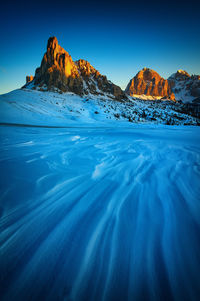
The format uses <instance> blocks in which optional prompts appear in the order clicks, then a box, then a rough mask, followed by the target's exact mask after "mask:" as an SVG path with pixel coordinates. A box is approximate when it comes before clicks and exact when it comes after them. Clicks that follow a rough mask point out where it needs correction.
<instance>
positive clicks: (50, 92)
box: [0, 37, 200, 126]
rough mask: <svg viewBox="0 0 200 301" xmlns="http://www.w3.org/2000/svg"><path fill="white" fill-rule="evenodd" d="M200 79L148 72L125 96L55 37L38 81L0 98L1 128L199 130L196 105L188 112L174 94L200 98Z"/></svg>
mask: <svg viewBox="0 0 200 301" xmlns="http://www.w3.org/2000/svg"><path fill="white" fill-rule="evenodd" d="M199 79H200V77H199V76H190V75H189V74H188V73H187V72H185V71H182V70H179V71H178V72H177V73H175V74H174V75H172V76H171V77H170V78H169V79H168V80H166V79H164V78H162V77H161V76H160V75H159V74H158V73H157V72H156V71H154V70H152V69H149V68H144V69H142V70H141V71H139V72H138V73H137V75H136V76H135V77H134V78H133V79H131V81H130V82H129V84H128V86H127V88H126V90H125V92H124V91H122V89H121V88H120V87H118V86H116V85H115V84H113V83H112V82H111V81H109V80H108V79H107V77H106V76H104V75H101V74H100V72H99V71H98V70H96V69H95V68H94V67H93V66H92V65H91V64H90V63H89V62H88V61H85V60H82V59H80V60H78V61H73V60H72V58H71V56H70V55H69V53H68V52H66V51H65V50H64V49H63V48H62V47H61V46H60V45H59V44H58V40H57V38H56V37H51V38H49V40H48V43H47V51H46V53H45V54H44V56H43V59H42V62H41V65H40V67H39V68H37V69H36V71H35V76H27V77H26V85H25V86H24V87H22V89H21V90H15V91H13V92H11V93H8V94H5V95H1V96H0V109H1V110H0V122H1V123H18V124H35V125H54V126H55V125H69V124H71V123H76V122H77V121H78V122H82V123H87V124H88V123H94V122H96V121H98V122H99V124H101V123H102V122H103V123H105V122H113V121H114V122H116V121H117V122H120V121H122V122H134V123H156V124H157V123H159V124H168V125H174V124H175V125H199V124H200V121H199V116H200V110H199V105H198V104H197V103H195V105H192V106H190V107H188V106H187V105H185V104H184V103H182V102H176V101H174V100H175V97H174V93H175V95H176V99H180V100H183V99H182V96H183V98H184V97H188V98H189V99H194V97H195V96H198V95H199V89H200V88H199V82H200V81H199ZM173 92H174V93H173ZM178 95H179V96H180V97H178ZM181 95H182V96H181ZM184 99H185V98H184Z"/></svg>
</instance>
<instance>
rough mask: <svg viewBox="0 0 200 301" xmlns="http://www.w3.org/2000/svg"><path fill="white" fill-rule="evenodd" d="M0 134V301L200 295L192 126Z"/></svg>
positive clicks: (198, 180)
mask: <svg viewBox="0 0 200 301" xmlns="http://www.w3.org/2000/svg"><path fill="white" fill-rule="evenodd" d="M0 136H1V137H0V138H1V152H0V170H1V181H0V184H1V186H0V197H1V202H0V214H1V219H0V231H1V232H0V246H1V248H0V252H1V260H0V271H1V280H0V282H1V283H0V289H1V300H7V301H12V300H15V301H16V300H20V301H23V300H26V301H27V300H67V301H73V300H74V301H82V300H84V301H90V300H91V301H94V300H95V301H99V300H101V301H117V300H122V301H126V300H128V301H132V300H192V301H195V300H199V299H200V277H199V271H200V197H199V196H200V128H197V127H179V128H175V127H169V128H167V127H166V128H161V127H157V128H151V127H145V126H143V127H141V128H139V127H136V126H135V127H134V126H132V127H122V128H119V127H118V128H114V126H113V127H110V128H109V127H107V128H92V127H91V128H63V129H61V128H60V129H59V128H57V129H56V128H34V127H30V128H26V127H14V126H11V127H6V126H1V127H0Z"/></svg>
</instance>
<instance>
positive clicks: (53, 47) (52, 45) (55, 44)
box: [47, 37, 58, 49]
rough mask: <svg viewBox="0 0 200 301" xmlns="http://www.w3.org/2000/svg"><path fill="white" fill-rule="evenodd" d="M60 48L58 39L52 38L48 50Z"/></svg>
mask: <svg viewBox="0 0 200 301" xmlns="http://www.w3.org/2000/svg"><path fill="white" fill-rule="evenodd" d="M57 46H58V40H57V38H56V37H50V38H49V39H48V43H47V49H48V48H51V49H56V47H57Z"/></svg>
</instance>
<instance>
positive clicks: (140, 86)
mask: <svg viewBox="0 0 200 301" xmlns="http://www.w3.org/2000/svg"><path fill="white" fill-rule="evenodd" d="M125 92H126V93H127V94H128V95H130V96H133V95H134V94H137V95H142V94H144V95H148V96H161V97H165V98H169V99H171V100H174V99H175V97H174V94H173V92H172V90H171V86H170V85H169V82H168V80H166V79H164V78H162V77H161V76H160V75H159V74H158V73H157V72H156V71H154V70H152V69H149V68H143V69H142V70H141V71H139V72H138V73H137V74H136V76H135V77H133V78H132V79H131V80H130V82H129V84H128V85H127V87H126V90H125Z"/></svg>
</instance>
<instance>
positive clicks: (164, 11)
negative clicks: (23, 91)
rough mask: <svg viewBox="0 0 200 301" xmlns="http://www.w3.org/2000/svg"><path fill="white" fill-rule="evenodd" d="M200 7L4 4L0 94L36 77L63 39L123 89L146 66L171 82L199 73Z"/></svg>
mask: <svg viewBox="0 0 200 301" xmlns="http://www.w3.org/2000/svg"><path fill="white" fill-rule="evenodd" d="M199 11H200V4H198V3H197V2H194V1H193V0H192V1H187V4H186V3H184V1H175V0H174V1H170V0H168V1H161V0H160V1H140V0H137V1H136V2H135V1H131V2H129V1H126V0H125V1H121V3H120V2H117V1H104V0H103V1H95V0H94V1H59V0H58V1H42V0H41V1H37V0H36V1H29V0H27V1H5V2H4V3H2V4H0V28H1V45H0V94H2V93H5V92H8V91H11V90H14V89H17V88H20V87H21V86H22V85H24V83H25V77H26V75H34V73H35V69H36V67H39V66H40V63H41V60H42V57H43V54H44V52H45V50H46V45H47V40H48V38H49V37H50V36H56V37H57V38H58V42H59V44H60V45H61V46H62V47H63V48H65V50H67V51H68V52H69V53H70V55H71V56H72V59H74V60H77V59H79V58H83V59H86V60H88V61H89V62H90V63H91V64H92V65H93V66H94V67H95V68H96V69H98V70H99V71H100V72H101V73H102V74H104V75H106V76H107V77H108V79H110V80H112V81H113V82H114V83H115V84H118V85H119V86H121V87H122V88H123V89H124V88H125V87H126V85H127V84H128V82H129V80H130V79H131V78H132V77H133V76H134V75H135V74H136V73H137V72H138V71H139V70H140V69H142V68H143V67H149V68H152V69H154V70H156V71H157V72H158V73H159V74H160V75H161V76H163V77H164V78H167V77H168V76H170V75H171V74H172V73H174V72H176V71H177V70H178V69H184V70H186V71H188V72H189V73H190V74H200V59H199V58H200V25H199Z"/></svg>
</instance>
